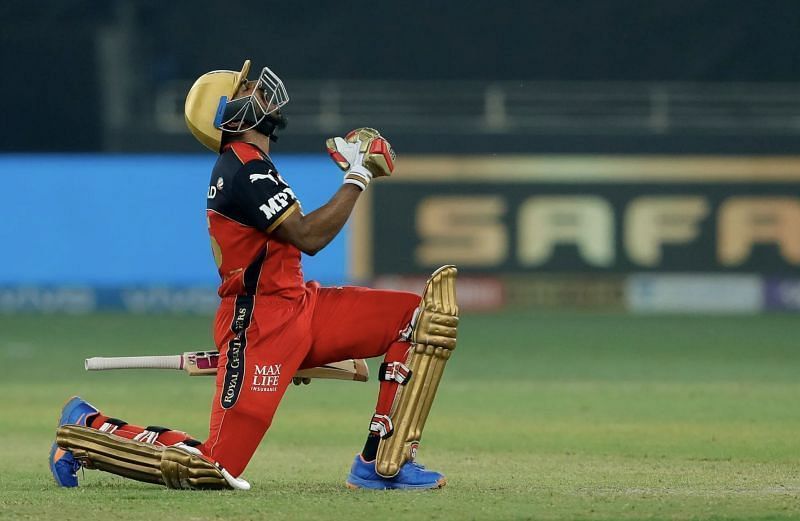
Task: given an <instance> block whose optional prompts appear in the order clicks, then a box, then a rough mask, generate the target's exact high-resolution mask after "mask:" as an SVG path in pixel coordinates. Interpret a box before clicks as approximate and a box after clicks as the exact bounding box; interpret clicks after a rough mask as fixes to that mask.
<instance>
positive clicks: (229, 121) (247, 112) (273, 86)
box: [217, 67, 289, 132]
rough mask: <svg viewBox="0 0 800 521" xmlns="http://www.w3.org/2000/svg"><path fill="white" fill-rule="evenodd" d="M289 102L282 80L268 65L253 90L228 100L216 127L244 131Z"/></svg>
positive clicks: (227, 130)
mask: <svg viewBox="0 0 800 521" xmlns="http://www.w3.org/2000/svg"><path fill="white" fill-rule="evenodd" d="M287 103H289V94H288V93H287V92H286V87H285V86H284V84H283V81H281V79H280V78H279V77H278V75H277V74H275V73H274V72H272V71H271V70H270V68H269V67H264V68H263V69H262V70H261V74H260V75H259V77H258V82H257V83H256V86H255V88H254V89H253V92H251V93H250V94H249V95H248V96H245V97H244V98H238V99H235V100H232V101H230V102H228V109H234V110H225V114H224V117H223V121H221V122H220V123H219V124H218V125H217V127H218V128H220V129H222V130H223V131H225V132H245V131H247V130H250V129H252V128H255V127H257V126H258V124H259V123H261V121H263V120H264V118H266V117H267V116H268V115H270V114H272V113H273V112H276V111H277V110H279V109H280V108H281V107H283V106H284V105H286V104H287Z"/></svg>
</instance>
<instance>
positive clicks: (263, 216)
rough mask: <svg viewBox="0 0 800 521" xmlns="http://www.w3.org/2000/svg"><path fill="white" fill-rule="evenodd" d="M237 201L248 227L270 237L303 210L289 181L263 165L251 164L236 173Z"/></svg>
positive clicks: (266, 165) (235, 188) (260, 162)
mask: <svg viewBox="0 0 800 521" xmlns="http://www.w3.org/2000/svg"><path fill="white" fill-rule="evenodd" d="M234 199H235V200H236V204H237V206H238V207H239V210H240V211H241V212H242V214H243V215H244V216H245V217H246V218H247V221H248V222H247V224H249V225H252V226H255V227H256V228H258V229H260V230H264V231H265V232H267V233H269V232H272V231H273V230H274V229H275V228H277V227H278V225H280V224H281V223H282V222H283V220H284V219H286V218H287V217H289V216H290V215H291V214H292V213H294V212H295V211H298V210H299V209H300V202H299V201H298V200H297V196H296V195H295V194H294V192H293V191H292V189H291V188H290V187H289V185H288V184H287V183H286V181H284V179H283V178H282V177H281V176H280V175H279V174H278V172H277V171H275V170H274V169H273V168H272V167H271V166H270V165H269V163H266V162H263V161H251V162H250V163H247V164H246V165H244V166H243V167H242V168H241V169H240V170H239V171H238V172H237V173H236V176H235V177H234Z"/></svg>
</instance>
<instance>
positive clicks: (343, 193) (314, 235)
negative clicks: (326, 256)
mask: <svg viewBox="0 0 800 521" xmlns="http://www.w3.org/2000/svg"><path fill="white" fill-rule="evenodd" d="M360 194H361V190H360V189H359V188H357V187H355V186H354V185H351V184H344V185H342V186H341V187H340V188H339V190H337V191H336V193H335V194H334V195H333V197H331V199H330V200H329V201H328V202H327V203H325V204H324V205H322V206H320V207H319V208H317V209H316V210H314V211H313V212H311V213H309V214H308V215H304V216H299V217H298V218H297V219H287V221H286V222H285V223H284V224H282V225H281V226H280V227H278V229H277V230H276V234H277V236H278V238H280V239H281V240H284V241H287V242H290V243H292V244H294V245H295V246H297V247H298V248H299V249H300V250H301V251H303V252H304V253H307V254H309V255H314V254H316V253H317V252H318V251H320V250H321V249H322V248H324V247H325V246H327V245H328V243H330V242H331V241H332V240H333V238H334V237H336V235H337V234H338V233H339V232H340V231H341V229H342V227H343V226H344V224H345V223H346V222H347V218H348V217H350V213H351V212H352V211H353V207H354V206H355V204H356V201H357V200H358V196H359V195H360Z"/></svg>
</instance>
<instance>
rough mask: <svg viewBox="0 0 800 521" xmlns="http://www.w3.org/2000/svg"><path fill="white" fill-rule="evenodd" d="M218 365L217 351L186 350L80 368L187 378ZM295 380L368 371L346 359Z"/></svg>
mask: <svg viewBox="0 0 800 521" xmlns="http://www.w3.org/2000/svg"><path fill="white" fill-rule="evenodd" d="M218 364H219V351H188V352H186V353H183V354H182V355H167V356H116V357H102V356H95V357H93V358H87V359H86V361H85V363H84V367H85V368H86V370H87V371H108V370H110V369H175V370H181V369H182V370H184V371H186V372H187V373H189V375H190V376H204V375H214V374H216V373H217V365H218ZM294 376H295V377H297V378H328V379H333V380H353V381H356V382H366V381H367V379H368V378H369V368H368V367H367V363H366V362H365V361H364V360H363V359H360V358H358V359H355V360H353V359H349V360H342V361H341V362H334V363H332V364H325V365H322V366H319V367H311V368H309V369H300V370H299V371H297V374H295V375H294Z"/></svg>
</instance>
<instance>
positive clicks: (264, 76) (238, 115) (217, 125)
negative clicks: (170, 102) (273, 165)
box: [184, 60, 289, 153]
mask: <svg viewBox="0 0 800 521" xmlns="http://www.w3.org/2000/svg"><path fill="white" fill-rule="evenodd" d="M249 72H250V60H245V62H244V65H242V70H240V71H239V72H236V71H227V70H220V71H211V72H207V73H206V74H203V75H202V76H200V77H199V78H198V79H197V81H195V82H194V85H192V88H191V89H189V94H187V95H186V105H185V106H184V116H185V118H186V126H188V127H189V130H190V131H191V133H192V135H194V137H195V138H196V139H197V140H198V141H199V142H200V143H202V144H203V145H204V146H205V147H206V148H208V149H210V150H213V151H214V152H217V153H219V151H220V146H221V143H222V133H223V132H228V133H232V134H237V133H242V132H245V131H247V130H250V129H256V130H258V131H259V132H261V133H263V134H265V135H267V136H269V137H270V139H272V140H273V141H274V140H275V139H276V137H275V135H274V131H275V129H276V128H282V127H283V126H285V119H284V118H283V117H282V116H281V115H280V113H279V109H280V108H281V107H283V106H284V105H286V103H288V102H289V95H288V94H287V93H286V87H284V85H283V82H282V81H281V79H280V78H279V77H278V76H277V75H276V74H275V73H274V72H272V71H271V70H270V69H269V67H264V68H263V69H262V70H261V74H260V75H259V78H258V82H257V84H256V87H255V89H253V92H251V93H250V94H248V95H246V96H243V97H241V98H236V95H237V93H238V92H239V89H240V87H241V86H242V85H244V84H245V83H246V82H247V74H248V73H249ZM260 92H263V97H262V96H261V94H260ZM265 101H266V103H265Z"/></svg>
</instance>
